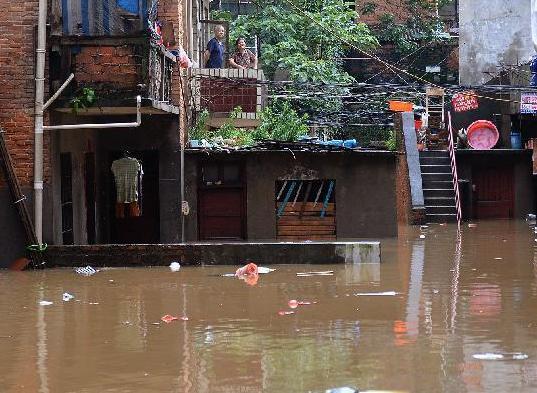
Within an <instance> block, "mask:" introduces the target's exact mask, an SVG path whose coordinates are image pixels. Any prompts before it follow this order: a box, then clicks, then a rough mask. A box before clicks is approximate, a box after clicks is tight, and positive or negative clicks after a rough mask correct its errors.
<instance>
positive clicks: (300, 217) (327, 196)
mask: <svg viewBox="0 0 537 393" xmlns="http://www.w3.org/2000/svg"><path fill="white" fill-rule="evenodd" d="M275 201H276V209H275V210H276V223H277V224H276V225H277V228H276V229H277V231H276V232H277V237H278V239H281V240H335V238H336V181H335V180H332V179H319V180H298V179H297V180H292V179H291V180H280V181H277V182H276V187H275Z"/></svg>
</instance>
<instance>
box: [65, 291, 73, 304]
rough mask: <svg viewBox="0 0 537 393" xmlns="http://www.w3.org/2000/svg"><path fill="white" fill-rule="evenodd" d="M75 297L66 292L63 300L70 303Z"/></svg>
mask: <svg viewBox="0 0 537 393" xmlns="http://www.w3.org/2000/svg"><path fill="white" fill-rule="evenodd" d="M74 298H75V297H74V296H73V295H71V294H70V293H67V292H64V294H63V295H62V300H63V301H64V302H68V301H69V300H71V299H74Z"/></svg>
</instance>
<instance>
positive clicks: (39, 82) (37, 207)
mask: <svg viewBox="0 0 537 393" xmlns="http://www.w3.org/2000/svg"><path fill="white" fill-rule="evenodd" d="M46 24H47V0H39V17H38V22H37V49H36V61H37V63H36V68H35V125H34V226H35V235H36V237H37V242H38V243H39V244H42V243H43V101H44V96H45V53H46V39H47V37H46V33H47V30H46V29H47V26H46Z"/></svg>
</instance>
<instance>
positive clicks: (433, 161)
mask: <svg viewBox="0 0 537 393" xmlns="http://www.w3.org/2000/svg"><path fill="white" fill-rule="evenodd" d="M420 164H421V165H451V160H450V158H449V157H443V156H442V157H421V156H420Z"/></svg>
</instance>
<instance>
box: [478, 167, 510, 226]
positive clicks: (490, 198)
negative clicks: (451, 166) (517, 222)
mask: <svg viewBox="0 0 537 393" xmlns="http://www.w3.org/2000/svg"><path fill="white" fill-rule="evenodd" d="M472 177H473V184H474V190H473V194H474V216H475V218H478V219H482V218H513V216H514V193H513V168H512V167H510V166H509V167H501V168H499V167H486V168H485V167H482V168H477V169H475V170H474V171H473V175H472Z"/></svg>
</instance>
